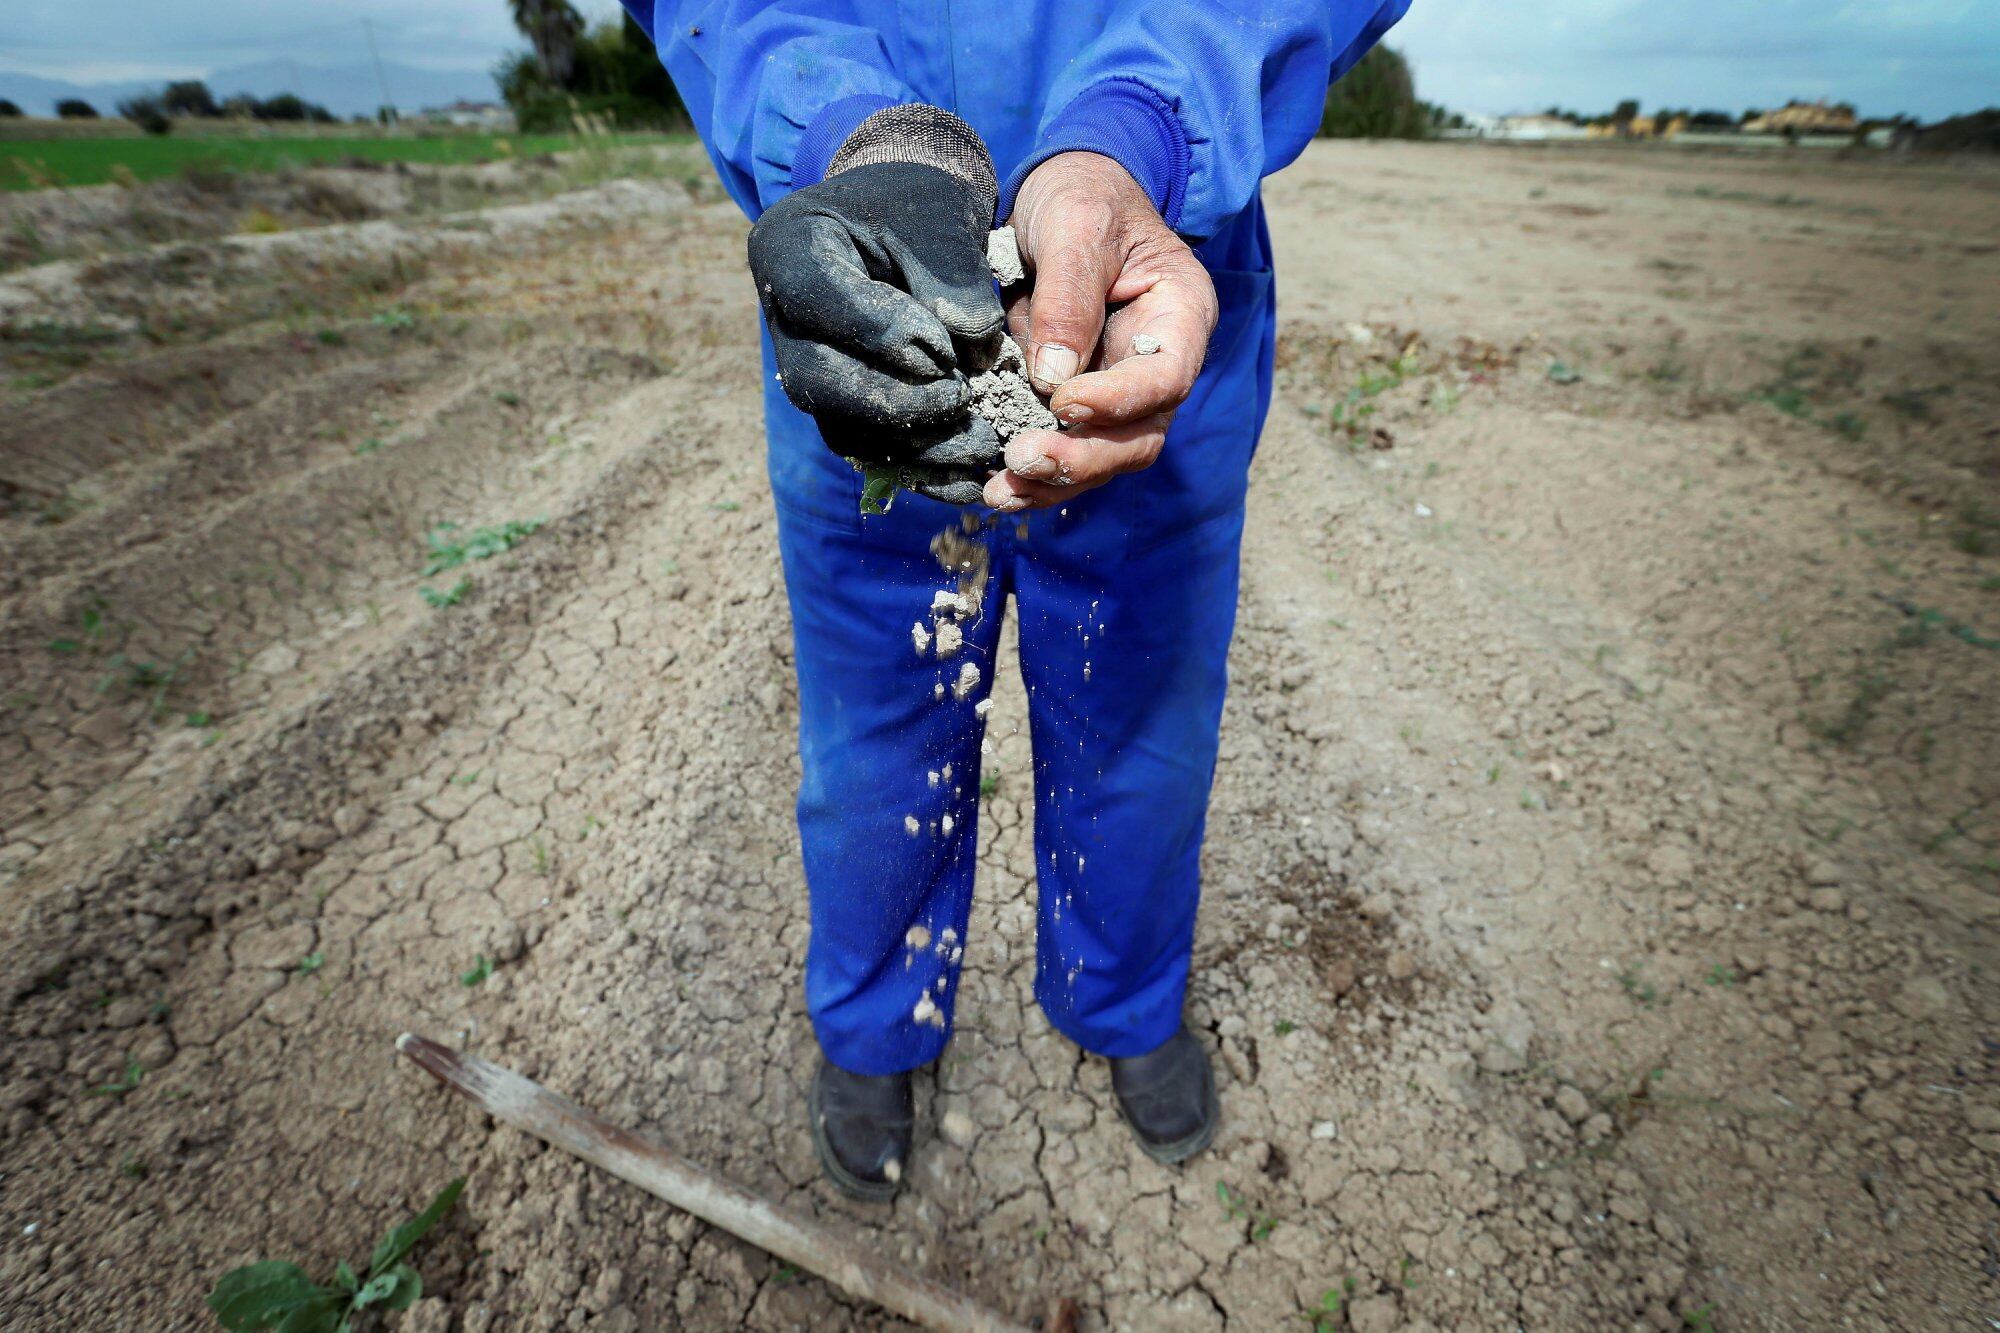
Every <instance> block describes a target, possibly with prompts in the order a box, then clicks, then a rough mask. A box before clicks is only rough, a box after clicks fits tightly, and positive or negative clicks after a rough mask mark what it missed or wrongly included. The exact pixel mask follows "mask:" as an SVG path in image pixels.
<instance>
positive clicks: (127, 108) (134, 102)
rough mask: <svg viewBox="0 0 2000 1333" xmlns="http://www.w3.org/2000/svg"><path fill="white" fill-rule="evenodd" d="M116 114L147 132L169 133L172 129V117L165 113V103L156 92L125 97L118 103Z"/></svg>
mask: <svg viewBox="0 0 2000 1333" xmlns="http://www.w3.org/2000/svg"><path fill="white" fill-rule="evenodd" d="M118 114H119V115H121V116H123V117H125V119H127V120H129V121H131V122H132V123H133V124H134V125H137V126H138V127H139V128H140V129H142V130H144V131H145V132H146V133H148V134H171V133H173V130H174V118H173V117H172V116H170V115H168V114H167V104H166V103H165V102H163V101H161V100H160V97H159V95H158V94H157V93H147V94H146V95H145V96H143V97H129V98H127V99H126V100H124V101H123V102H120V103H119V104H118Z"/></svg>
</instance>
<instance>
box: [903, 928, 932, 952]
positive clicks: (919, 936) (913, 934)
mask: <svg viewBox="0 0 2000 1333" xmlns="http://www.w3.org/2000/svg"><path fill="white" fill-rule="evenodd" d="M903 943H904V944H906V945H908V946H909V947H910V948H912V949H928V948H930V947H931V928H930V927H929V926H911V927H910V928H909V930H907V931H905V932H904V934H903Z"/></svg>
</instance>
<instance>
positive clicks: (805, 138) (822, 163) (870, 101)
mask: <svg viewBox="0 0 2000 1333" xmlns="http://www.w3.org/2000/svg"><path fill="white" fill-rule="evenodd" d="M895 105H897V101H896V99H895V98H893V97H885V96H883V95H882V94H881V93H855V94H854V95H853V96H851V97H843V98H841V99H840V100H839V101H837V102H829V103H828V104H827V105H826V107H825V108H824V109H823V110H821V112H820V113H819V114H818V115H817V116H814V117H813V118H812V124H810V125H808V126H806V132H805V133H804V134H803V135H801V136H800V137H799V150H798V152H797V153H796V154H795V155H794V156H793V157H792V188H793V189H794V190H803V189H805V188H806V186H808V185H817V184H819V183H820V182H821V181H823V180H825V179H826V166H827V163H829V162H831V161H833V155H834V154H835V153H837V152H839V151H840V146H841V145H842V144H844V143H846V142H847V136H848V135H850V134H853V133H854V131H855V130H856V129H858V128H859V127H860V125H861V122H862V121H864V120H866V119H868V118H869V117H870V116H872V115H874V114H875V113H876V112H877V111H882V110H885V109H887V108H889V107H892V106H895Z"/></svg>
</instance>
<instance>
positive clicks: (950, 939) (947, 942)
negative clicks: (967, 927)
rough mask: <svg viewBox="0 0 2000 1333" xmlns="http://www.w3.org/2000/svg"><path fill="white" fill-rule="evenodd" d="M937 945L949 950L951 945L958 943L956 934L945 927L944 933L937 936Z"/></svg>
mask: <svg viewBox="0 0 2000 1333" xmlns="http://www.w3.org/2000/svg"><path fill="white" fill-rule="evenodd" d="M938 943H939V944H942V945H943V946H944V947H945V948H947V949H949V948H950V947H951V946H952V945H954V944H956V943H958V932H957V931H956V930H953V929H952V928H951V927H950V926H946V927H945V928H944V933H943V934H941V935H939V936H938Z"/></svg>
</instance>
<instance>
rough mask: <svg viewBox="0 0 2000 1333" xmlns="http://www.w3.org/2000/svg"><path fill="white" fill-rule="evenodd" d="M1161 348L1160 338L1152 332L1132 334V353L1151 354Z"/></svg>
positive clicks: (1136, 354) (1139, 354)
mask: <svg viewBox="0 0 2000 1333" xmlns="http://www.w3.org/2000/svg"><path fill="white" fill-rule="evenodd" d="M1159 350H1160V340H1159V339H1158V338H1155V337H1154V336H1153V335H1152V334H1150V333H1135V334H1133V335H1132V355H1134V356H1151V355H1152V354H1153V353H1155V352H1157V351H1159Z"/></svg>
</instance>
